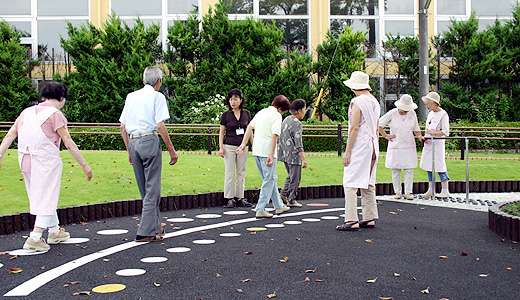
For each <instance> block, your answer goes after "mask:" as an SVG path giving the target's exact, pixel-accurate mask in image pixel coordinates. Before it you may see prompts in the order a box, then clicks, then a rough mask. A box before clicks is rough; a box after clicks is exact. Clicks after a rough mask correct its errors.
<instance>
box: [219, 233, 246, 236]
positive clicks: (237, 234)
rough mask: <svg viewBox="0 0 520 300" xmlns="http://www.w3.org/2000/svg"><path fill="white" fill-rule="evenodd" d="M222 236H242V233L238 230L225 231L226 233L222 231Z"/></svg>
mask: <svg viewBox="0 0 520 300" xmlns="http://www.w3.org/2000/svg"><path fill="white" fill-rule="evenodd" d="M220 236H222V237H237V236H241V234H240V233H238V232H225V233H221V234H220Z"/></svg>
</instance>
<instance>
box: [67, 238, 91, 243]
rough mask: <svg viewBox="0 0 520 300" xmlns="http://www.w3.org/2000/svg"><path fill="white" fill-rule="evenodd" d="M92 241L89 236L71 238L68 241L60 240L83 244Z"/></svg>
mask: <svg viewBox="0 0 520 300" xmlns="http://www.w3.org/2000/svg"><path fill="white" fill-rule="evenodd" d="M88 241H90V239H89V238H70V239H68V240H66V241H63V242H60V244H82V243H86V242H88Z"/></svg>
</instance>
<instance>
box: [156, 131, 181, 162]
mask: <svg viewBox="0 0 520 300" xmlns="http://www.w3.org/2000/svg"><path fill="white" fill-rule="evenodd" d="M157 130H158V131H159V134H160V135H161V138H162V140H163V142H164V144H165V145H166V148H167V149H168V153H170V165H171V166H173V165H174V164H176V163H177V160H178V159H179V157H178V156H177V152H176V151H175V148H174V147H173V144H172V140H170V135H169V134H168V130H167V129H166V126H165V125H164V122H159V123H157Z"/></svg>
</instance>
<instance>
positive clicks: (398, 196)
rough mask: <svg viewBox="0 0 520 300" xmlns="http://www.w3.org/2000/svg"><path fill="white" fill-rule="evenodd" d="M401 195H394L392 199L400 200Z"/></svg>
mask: <svg viewBox="0 0 520 300" xmlns="http://www.w3.org/2000/svg"><path fill="white" fill-rule="evenodd" d="M401 196H402V194H401V193H395V196H394V199H401Z"/></svg>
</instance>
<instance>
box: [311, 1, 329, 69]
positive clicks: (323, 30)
mask: <svg viewBox="0 0 520 300" xmlns="http://www.w3.org/2000/svg"><path fill="white" fill-rule="evenodd" d="M309 11H310V25H311V26H310V39H311V40H310V44H311V51H312V55H313V57H314V58H315V59H316V57H317V53H316V47H318V45H319V44H321V42H322V41H323V40H324V39H325V36H326V35H327V30H328V29H329V0H311V1H310V8H309Z"/></svg>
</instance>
